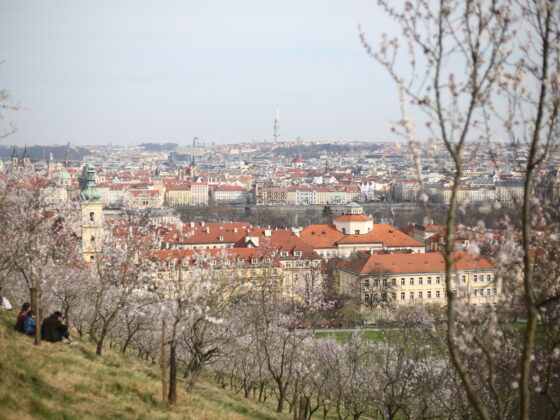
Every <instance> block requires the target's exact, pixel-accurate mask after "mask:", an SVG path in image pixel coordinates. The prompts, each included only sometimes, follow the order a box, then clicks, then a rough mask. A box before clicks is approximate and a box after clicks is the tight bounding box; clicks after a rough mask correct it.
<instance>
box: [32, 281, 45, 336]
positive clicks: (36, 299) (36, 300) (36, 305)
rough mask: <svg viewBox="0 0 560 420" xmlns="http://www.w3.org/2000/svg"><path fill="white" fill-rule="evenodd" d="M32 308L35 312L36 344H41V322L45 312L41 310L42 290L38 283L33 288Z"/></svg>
mask: <svg viewBox="0 0 560 420" xmlns="http://www.w3.org/2000/svg"><path fill="white" fill-rule="evenodd" d="M31 308H32V309H33V311H34V312H35V322H36V328H35V341H34V343H35V345H36V346H39V345H41V323H42V322H43V321H42V320H43V316H42V315H43V314H42V310H41V290H40V288H39V287H38V285H35V287H34V288H32V289H31Z"/></svg>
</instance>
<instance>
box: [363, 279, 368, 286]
mask: <svg viewBox="0 0 560 420" xmlns="http://www.w3.org/2000/svg"><path fill="white" fill-rule="evenodd" d="M364 287H369V279H365V280H364Z"/></svg>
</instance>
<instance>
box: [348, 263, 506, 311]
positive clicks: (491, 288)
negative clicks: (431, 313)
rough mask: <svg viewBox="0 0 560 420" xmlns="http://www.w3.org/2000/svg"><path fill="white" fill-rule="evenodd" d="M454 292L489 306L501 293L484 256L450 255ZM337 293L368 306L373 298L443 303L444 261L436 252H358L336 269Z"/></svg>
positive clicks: (460, 296) (406, 302)
mask: <svg viewBox="0 0 560 420" xmlns="http://www.w3.org/2000/svg"><path fill="white" fill-rule="evenodd" d="M453 261H454V263H453V271H452V273H453V292H454V293H456V294H457V296H458V297H459V298H462V299H466V300H467V301H468V302H469V303H471V304H475V305H476V304H491V303H493V302H496V301H497V298H498V295H499V294H500V293H501V286H500V282H499V281H498V279H497V278H496V270H495V268H494V267H493V266H492V264H491V263H490V262H489V261H488V260H487V259H486V258H483V257H478V258H474V257H472V256H471V255H470V254H468V253H466V252H455V253H454V254H453ZM339 280H340V292H341V293H342V294H344V295H346V296H348V297H351V298H354V299H355V300H356V301H359V302H361V303H362V304H364V306H369V305H368V304H369V302H371V300H372V299H374V298H379V296H380V294H381V295H383V299H384V300H387V301H392V302H395V303H397V304H411V303H418V302H423V303H441V304H444V303H445V302H446V293H445V261H444V258H443V255H442V254H441V253H439V252H434V253H425V254H374V255H369V254H366V253H361V254H360V255H359V256H358V258H357V259H355V260H354V261H351V262H349V263H348V264H346V265H345V266H344V267H343V268H341V269H339Z"/></svg>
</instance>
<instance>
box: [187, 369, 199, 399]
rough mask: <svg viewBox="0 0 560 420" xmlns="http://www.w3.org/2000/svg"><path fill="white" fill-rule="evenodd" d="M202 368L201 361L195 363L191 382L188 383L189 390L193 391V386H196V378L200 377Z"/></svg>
mask: <svg viewBox="0 0 560 420" xmlns="http://www.w3.org/2000/svg"><path fill="white" fill-rule="evenodd" d="M201 369H202V366H201V365H200V364H199V363H195V365H194V366H193V367H192V369H191V378H190V380H189V383H188V385H187V392H189V393H190V392H192V390H193V388H194V384H195V383H196V380H197V379H198V375H199V374H200V370H201Z"/></svg>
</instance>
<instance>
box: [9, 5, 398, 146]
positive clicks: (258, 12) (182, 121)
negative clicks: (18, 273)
mask: <svg viewBox="0 0 560 420" xmlns="http://www.w3.org/2000/svg"><path fill="white" fill-rule="evenodd" d="M0 10H1V12H0V39H1V40H2V41H1V42H0V46H1V48H0V60H4V62H3V64H1V65H0V88H3V89H8V90H10V91H11V93H12V96H13V97H14V99H15V100H17V101H19V102H20V104H21V105H22V106H23V107H25V110H23V111H20V112H18V113H11V114H8V115H7V119H6V120H10V121H13V122H15V123H17V126H18V132H17V133H16V134H15V135H13V136H12V137H10V138H9V139H6V140H5V142H7V143H9V144H12V143H16V144H22V145H23V144H24V143H27V144H50V143H65V142H68V141H72V142H75V143H76V144H99V143H109V142H112V143H120V144H131V143H139V142H142V141H175V142H179V143H188V142H190V141H191V139H192V138H193V137H194V136H198V137H199V138H200V139H201V140H206V141H216V142H220V143H226V142H227V143H232V142H239V141H250V140H253V139H255V140H259V141H260V140H264V139H268V141H271V140H272V123H273V119H274V114H275V105H276V103H278V104H279V106H280V114H281V115H280V119H281V134H282V135H281V138H282V139H285V140H295V138H296V137H298V136H301V137H303V138H304V139H306V140H388V139H393V138H395V137H394V135H391V134H390V132H389V120H390V119H394V118H396V117H397V116H398V111H397V105H396V102H397V101H396V88H395V87H394V85H393V83H392V82H391V81H390V79H389V77H388V76H387V75H386V74H385V72H384V70H383V69H381V67H380V66H379V65H378V64H377V63H376V62H375V61H373V60H372V59H371V58H369V57H368V56H367V55H366V53H365V51H364V49H363V47H362V46H361V44H360V41H359V37H358V29H357V25H358V24H362V26H363V28H364V29H365V31H366V32H367V34H368V36H369V38H370V39H371V40H372V42H373V43H374V44H375V45H377V44H378V41H379V37H380V34H381V33H382V32H392V31H393V30H394V29H395V27H394V25H391V22H390V21H389V20H388V19H387V18H386V17H385V15H383V14H382V13H381V11H380V10H379V9H378V8H377V6H376V1H375V0H277V1H275V2H272V1H267V0H235V1H232V0H182V1H169V0H161V1H154V0H151V1H144V0H134V1H118V0H111V1H104V0H96V1H85V0H80V1H71V0H67V1H52V0H49V1H45V0H35V1H27V0H12V1H8V0H0ZM5 123H6V121H3V122H2V124H5Z"/></svg>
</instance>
